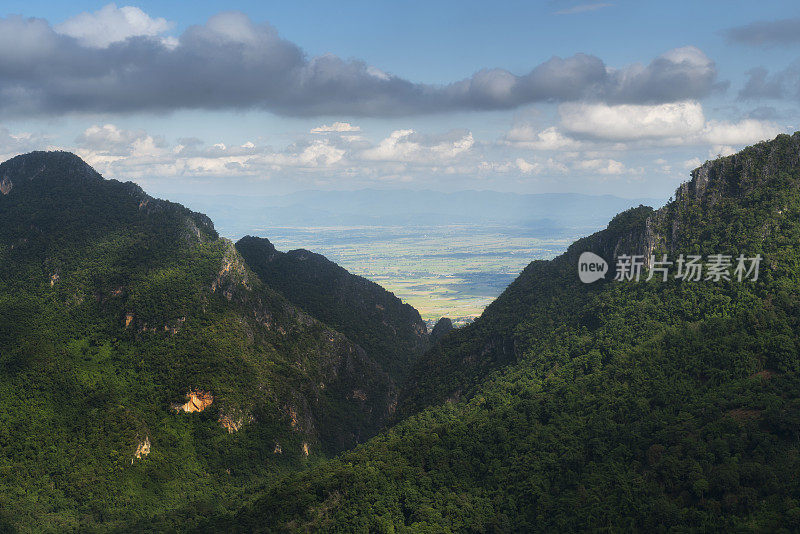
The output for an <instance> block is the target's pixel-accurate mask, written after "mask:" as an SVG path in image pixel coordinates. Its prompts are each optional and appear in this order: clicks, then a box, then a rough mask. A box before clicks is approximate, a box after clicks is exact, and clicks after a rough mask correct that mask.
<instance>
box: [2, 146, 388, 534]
mask: <svg viewBox="0 0 800 534" xmlns="http://www.w3.org/2000/svg"><path fill="white" fill-rule="evenodd" d="M0 193H1V194H0V530H4V528H3V527H6V528H9V529H11V528H18V529H20V530H23V531H28V530H34V531H40V530H49V531H53V532H65V531H87V530H94V529H100V530H105V529H111V530H117V529H130V530H137V529H138V527H135V525H138V524H140V523H139V522H140V521H145V522H146V521H148V518H149V517H152V516H159V517H169V516H170V513H171V512H170V511H171V510H189V512H187V513H185V512H177V514H178V515H177V517H181V520H180V521H181V527H180V528H184V529H185V528H188V526H189V525H190V523H187V522H186V521H187V519H186V518H187V516H193V515H195V514H201V515H202V514H203V513H206V512H208V511H210V510H213V509H215V508H216V507H219V508H221V509H223V510H224V509H226V508H235V507H238V506H239V505H240V503H241V499H242V498H243V495H244V494H246V492H247V491H248V488H250V487H251V486H252V484H254V483H256V482H258V483H263V481H264V480H266V479H268V478H269V477H270V476H272V474H274V473H277V472H281V471H285V470H287V469H296V468H298V467H301V466H302V465H304V464H305V463H308V462H312V463H313V462H314V461H315V459H316V458H319V457H322V456H324V455H326V454H332V453H335V452H337V451H340V450H342V449H346V448H350V447H352V446H353V445H355V444H356V443H357V442H359V441H361V440H364V439H366V438H367V437H369V436H371V435H373V434H374V433H375V432H377V430H378V429H379V428H381V426H382V425H383V423H384V421H385V420H386V418H387V417H388V416H389V415H390V412H391V409H392V407H393V405H394V404H395V402H396V390H395V389H394V386H393V383H392V381H391V379H390V378H389V377H388V375H387V374H386V372H385V371H384V370H383V369H382V367H381V365H379V364H378V363H376V362H375V361H374V360H372V359H371V358H370V357H369V356H368V355H367V354H366V353H365V352H364V350H363V349H362V348H361V347H360V346H359V345H357V344H356V343H354V342H352V341H351V340H350V339H348V338H347V336H345V335H344V334H342V333H341V332H339V331H337V330H335V329H334V328H332V327H331V326H330V325H328V324H323V323H321V322H320V321H318V320H316V319H314V318H313V317H312V316H311V315H309V314H307V313H306V312H304V311H302V310H301V309H300V308H298V307H297V306H296V305H294V304H292V303H291V302H289V301H288V300H287V299H286V298H284V297H283V296H282V295H281V294H279V293H278V292H277V291H275V290H274V289H271V288H270V287H268V286H267V285H265V284H264V283H262V282H261V281H260V279H259V278H258V276H256V275H255V274H254V273H253V272H252V271H251V270H250V268H249V267H248V266H247V265H246V262H245V261H244V259H243V258H242V256H241V255H240V254H239V253H238V252H237V251H236V248H235V247H234V245H233V243H231V242H229V241H227V240H224V239H220V238H219V237H218V236H217V233H216V232H215V230H214V227H213V224H212V223H211V221H210V220H209V219H208V218H207V217H205V216H204V215H200V214H198V213H193V212H191V211H189V210H187V209H185V208H183V207H182V206H180V205H177V204H173V203H170V202H165V201H162V200H157V199H154V198H151V197H149V196H148V195H146V194H145V193H144V192H143V191H142V190H141V189H140V188H139V187H138V186H136V185H135V184H132V183H120V182H117V181H114V180H104V179H103V178H102V177H101V176H100V175H98V174H97V173H96V172H95V171H94V170H92V169H91V168H90V167H89V166H88V165H87V164H86V163H84V162H83V161H82V160H80V158H78V157H77V156H74V155H72V154H69V153H61V152H37V153H31V154H27V155H24V156H19V157H16V158H13V159H11V160H9V161H7V162H5V163H3V164H2V165H0Z"/></svg>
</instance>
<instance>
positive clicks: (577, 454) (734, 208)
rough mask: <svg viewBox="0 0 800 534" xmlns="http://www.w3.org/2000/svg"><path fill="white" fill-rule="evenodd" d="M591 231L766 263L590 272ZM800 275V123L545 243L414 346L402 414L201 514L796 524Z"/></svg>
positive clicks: (675, 253)
mask: <svg viewBox="0 0 800 534" xmlns="http://www.w3.org/2000/svg"><path fill="white" fill-rule="evenodd" d="M584 252H593V253H594V254H596V255H598V256H600V257H602V258H603V259H604V260H605V261H607V262H608V264H609V265H610V267H611V269H610V271H613V270H614V267H615V266H616V264H617V261H618V260H623V259H624V258H625V256H626V255H627V256H630V255H639V254H641V255H643V256H648V258H647V264H648V267H654V266H655V265H653V264H652V262H651V261H650V258H649V255H650V254H654V255H655V256H656V259H657V260H661V259H663V258H662V254H667V255H668V257H669V258H670V259H671V261H673V262H677V261H678V260H679V258H680V257H681V256H680V255H681V254H682V255H684V257H683V259H684V260H686V259H688V257H689V255H700V256H701V257H702V258H703V259H704V260H705V261H711V260H713V258H714V257H715V255H724V256H730V257H731V258H732V259H733V263H734V265H733V266H732V268H731V270H732V271H733V267H734V266H735V265H736V258H738V257H739V255H742V256H744V257H747V258H755V257H758V256H760V257H761V258H763V260H762V262H761V264H760V272H759V276H758V278H757V280H753V279H752V277H751V278H747V277H744V279H742V280H741V281H740V280H738V279H737V277H736V276H735V275H734V276H732V277H731V279H730V280H727V279H725V278H724V277H722V278H720V279H719V280H715V279H714V277H713V276H712V277H711V278H710V279H708V280H705V279H701V280H698V281H694V280H691V279H687V280H684V279H677V278H675V276H674V274H675V272H674V271H673V273H672V276H670V277H669V278H668V280H666V281H662V280H661V278H660V277H656V278H653V279H652V280H649V281H648V280H646V278H647V277H646V276H645V277H643V278H642V279H641V280H639V281H633V280H628V281H614V280H611V278H613V273H611V272H610V271H609V273H607V275H606V276H605V278H603V279H601V280H598V281H596V282H595V283H593V284H584V283H581V281H580V280H579V279H578V260H579V257H580V256H581V254H583V253H584ZM673 268H675V269H677V265H673ZM644 272H645V273H647V270H645V271H644ZM706 273H708V271H706ZM704 276H705V275H704ZM799 280H800V132H799V133H796V134H794V135H792V136H788V135H781V136H778V137H777V138H776V139H775V140H773V141H769V142H764V143H760V144H758V145H755V146H752V147H749V148H747V149H745V150H743V151H742V152H740V153H738V154H735V155H732V156H728V157H724V158H719V159H716V160H714V161H710V162H707V163H706V164H704V165H703V166H701V167H700V168H698V169H696V170H695V171H693V172H692V179H691V181H690V182H688V183H686V184H683V185H682V186H681V187H680V188H679V189H678V191H677V192H676V195H675V199H674V200H673V201H671V202H669V203H668V204H667V205H666V206H664V207H663V208H660V209H658V210H653V209H651V208H647V207H644V206H642V207H639V208H634V209H631V210H629V211H626V212H624V213H622V214H620V215H618V216H617V217H615V218H614V219H613V220H612V221H611V222H610V223H609V225H608V227H607V228H606V229H604V230H602V231H600V232H597V233H595V234H593V235H591V236H589V237H587V238H584V239H581V240H579V241H577V242H576V243H574V244H573V245H572V246H571V247H570V248H569V249H568V251H567V252H566V253H565V254H564V255H562V256H560V257H558V258H556V259H554V260H552V261H535V262H533V263H531V264H530V265H529V266H528V267H527V268H526V269H525V270H524V271H523V272H522V273H521V274H520V276H519V278H518V279H517V280H516V281H515V282H514V283H513V284H512V285H511V286H509V287H508V289H507V290H506V291H505V292H504V293H503V294H502V295H501V297H500V298H498V299H497V301H496V302H494V303H493V304H492V305H491V306H490V307H489V308H487V309H486V311H485V312H484V314H483V315H482V316H481V317H480V318H479V319H478V320H476V321H475V322H474V323H473V324H472V325H469V326H466V327H464V328H460V329H458V330H456V331H454V332H451V333H450V334H449V335H448V336H446V337H445V338H443V339H442V340H441V342H440V343H438V344H437V345H435V346H434V347H433V348H432V349H431V351H429V352H428V353H427V354H426V355H425V356H423V357H422V358H421V359H420V360H419V361H418V363H417V364H416V366H415V368H414V369H413V370H412V372H411V374H410V377H409V380H408V381H407V382H406V384H405V386H404V388H403V391H402V393H401V404H400V407H399V410H400V411H401V412H402V414H404V415H405V419H404V420H403V421H402V422H401V423H399V424H398V425H396V426H395V427H393V428H392V429H390V430H389V431H388V432H385V433H382V434H381V435H379V436H376V437H374V438H372V439H371V440H370V441H369V442H367V443H366V444H364V445H361V446H359V447H358V448H357V449H355V450H353V451H349V452H345V453H343V454H342V455H340V456H339V457H337V458H336V459H334V460H330V461H327V462H323V463H320V464H318V465H315V466H313V467H311V468H309V469H307V470H304V471H299V472H294V473H291V474H288V475H286V476H284V477H281V478H280V479H278V480H276V481H274V482H272V483H267V484H265V485H264V486H263V488H262V489H261V490H259V491H258V492H256V493H255V496H254V498H253V499H252V500H251V501H250V502H248V503H246V504H245V505H243V506H242V508H241V510H240V511H239V512H237V513H236V514H233V515H224V514H218V515H213V516H211V517H210V518H209V519H208V520H207V522H206V523H205V524H204V527H206V528H217V529H225V530H231V531H242V532H245V531H247V532H250V531H282V530H304V531H333V530H335V531H368V530H369V531H378V532H392V531H429V532H456V531H458V532H461V531H475V532H484V531H501V532H509V531H516V532H534V531H537V532H538V531H547V532H574V531H586V530H591V531H597V530H604V531H648V530H651V531H657V532H666V531H681V532H690V531H691V532H709V531H714V532H731V531H773V532H778V531H785V532H790V531H797V530H798V529H800V479H798V478H797V476H796V473H797V472H798V470H800V455H798V450H800V431H799V430H798V429H800V357H798V347H800V286H798V281H799Z"/></svg>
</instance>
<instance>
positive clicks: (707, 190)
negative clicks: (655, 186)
mask: <svg viewBox="0 0 800 534" xmlns="http://www.w3.org/2000/svg"><path fill="white" fill-rule="evenodd" d="M798 166H800V132H795V133H794V134H792V135H789V134H781V135H779V136H777V137H776V138H775V139H772V140H769V141H762V142H761V143H757V144H755V145H752V146H749V147H747V148H745V149H744V150H741V151H740V152H737V153H735V154H732V155H730V156H724V157H720V158H717V159H714V160H709V161H706V162H705V163H703V164H702V165H701V166H700V167H698V168H696V169H694V170H693V171H692V172H691V177H692V178H691V180H689V181H687V182H684V183H682V184H681V185H680V186H679V187H678V189H677V191H676V192H675V200H676V202H678V203H685V202H689V201H691V200H692V199H694V200H703V199H706V200H707V201H709V202H711V203H715V202H716V201H718V200H719V199H720V198H722V197H723V196H728V197H735V198H743V197H745V196H747V195H748V194H749V193H752V192H753V191H754V190H755V189H757V188H758V187H760V186H763V185H764V184H766V183H767V182H769V181H770V180H772V179H774V178H775V177H776V176H777V174H778V172H779V170H784V171H785V170H786V169H788V168H796V167H798Z"/></svg>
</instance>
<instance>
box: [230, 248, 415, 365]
mask: <svg viewBox="0 0 800 534" xmlns="http://www.w3.org/2000/svg"><path fill="white" fill-rule="evenodd" d="M236 249H237V250H238V251H239V253H240V254H241V255H242V256H243V257H244V259H245V260H246V261H247V264H248V265H249V266H250V268H252V269H253V271H255V273H256V274H257V275H258V276H259V278H261V280H262V281H263V282H264V283H265V284H266V285H267V286H269V287H271V288H272V289H274V290H276V291H278V292H279V293H281V294H282V295H283V296H285V297H286V298H287V299H289V300H290V301H291V302H292V303H293V304H295V305H296V306H298V307H299V308H301V309H303V310H304V311H306V312H307V313H309V314H311V315H312V316H314V317H315V318H316V319H318V320H320V321H322V322H323V323H325V324H328V325H330V326H332V327H334V328H336V329H337V330H338V331H340V332H342V333H343V334H345V335H346V336H347V337H348V338H349V339H350V340H352V341H353V342H355V343H357V344H358V345H360V346H361V347H363V348H364V350H365V351H366V352H367V354H368V355H369V356H370V357H371V358H372V359H373V360H374V361H376V362H377V363H378V364H379V365H381V367H382V368H383V369H384V370H385V371H386V372H387V373H388V374H389V376H390V377H391V378H392V379H393V380H395V381H400V380H402V379H403V378H405V376H406V374H407V372H408V370H409V368H410V367H411V365H412V364H413V363H414V361H415V360H416V359H417V357H418V356H420V355H421V354H422V353H423V352H424V351H425V349H426V348H427V347H428V332H427V327H426V326H425V322H424V321H423V320H422V318H421V317H420V315H419V312H418V311H417V310H415V309H414V308H413V307H411V306H409V305H408V304H404V303H403V302H402V301H401V300H400V299H399V298H397V297H395V296H394V295H393V294H392V293H390V292H389V291H387V290H385V289H384V288H382V287H381V286H379V285H378V284H376V283H375V282H371V281H369V280H367V279H366V278H363V277H361V276H356V275H354V274H351V273H349V272H347V270H346V269H344V268H342V267H340V266H338V265H336V264H335V263H333V262H332V261H330V260H328V259H327V258H325V257H324V256H322V255H320V254H315V253H313V252H309V251H308V250H291V251H289V252H279V251H277V250H275V247H274V246H273V245H272V243H270V242H269V240H267V239H264V238H260V237H252V236H246V237H243V238H242V239H240V240H239V241H238V242H237V243H236Z"/></svg>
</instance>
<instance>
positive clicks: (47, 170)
mask: <svg viewBox="0 0 800 534" xmlns="http://www.w3.org/2000/svg"><path fill="white" fill-rule="evenodd" d="M25 180H27V181H31V182H32V181H39V180H44V181H50V180H59V181H60V182H65V181H69V182H71V183H81V184H85V183H91V182H99V181H102V180H103V177H102V176H100V174H99V173H98V172H97V171H95V170H94V169H93V168H92V167H91V166H90V165H89V164H88V163H86V162H85V161H83V160H82V159H81V158H80V157H79V156H77V155H75V154H73V153H72V152H63V151H47V152H46V151H36V152H29V153H27V154H22V155H19V156H16V157H14V158H11V159H10V160H8V161H5V162H3V163H2V164H0V193H2V194H3V195H7V194H9V193H10V192H11V191H12V189H14V188H15V187H18V186H19V185H20V184H22V183H24V181H25Z"/></svg>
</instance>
